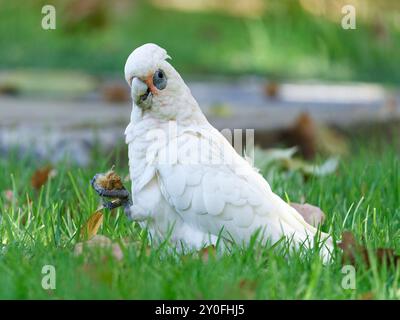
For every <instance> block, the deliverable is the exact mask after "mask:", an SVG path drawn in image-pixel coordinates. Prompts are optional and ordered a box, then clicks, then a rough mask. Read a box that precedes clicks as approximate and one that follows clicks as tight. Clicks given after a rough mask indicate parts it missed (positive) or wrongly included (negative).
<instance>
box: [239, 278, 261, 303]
mask: <svg viewBox="0 0 400 320" xmlns="http://www.w3.org/2000/svg"><path fill="white" fill-rule="evenodd" d="M239 289H240V291H241V293H242V295H243V296H244V297H245V299H254V297H255V294H256V290H257V282H256V281H254V280H248V279H242V280H240V281H239Z"/></svg>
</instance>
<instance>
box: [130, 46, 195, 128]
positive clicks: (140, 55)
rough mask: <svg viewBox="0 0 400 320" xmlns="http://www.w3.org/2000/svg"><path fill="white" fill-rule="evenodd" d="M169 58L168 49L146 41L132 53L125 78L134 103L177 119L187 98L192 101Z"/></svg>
mask: <svg viewBox="0 0 400 320" xmlns="http://www.w3.org/2000/svg"><path fill="white" fill-rule="evenodd" d="M168 58H170V56H168V54H167V51H166V50H165V49H163V48H161V47H159V46H158V45H156V44H153V43H147V44H144V45H142V46H140V47H138V48H136V49H135V50H134V51H133V52H132V53H131V54H130V55H129V57H128V59H127V61H126V64H125V79H126V81H127V82H128V84H129V86H130V87H131V96H132V99H133V102H134V104H135V105H137V106H138V107H139V108H140V109H142V111H143V112H148V113H151V114H153V115H154V116H156V117H159V118H163V119H168V120H171V119H173V120H176V119H177V117H178V114H179V113H180V112H182V111H184V110H182V109H183V107H184V105H185V101H186V104H187V103H188V102H190V98H192V96H191V94H190V90H189V89H188V87H187V86H186V85H185V83H184V82H183V80H182V78H181V77H180V75H179V73H178V72H177V71H176V70H175V69H174V68H173V67H172V66H171V65H170V64H169V63H168V62H167V61H166V59H168ZM188 98H189V99H188ZM192 99H193V98H192ZM188 100H189V101H188ZM193 100H194V99H193Z"/></svg>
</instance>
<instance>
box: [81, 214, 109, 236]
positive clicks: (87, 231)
mask: <svg viewBox="0 0 400 320" xmlns="http://www.w3.org/2000/svg"><path fill="white" fill-rule="evenodd" d="M102 223H103V213H102V212H101V211H96V212H95V213H93V214H92V215H91V216H90V217H89V219H88V220H87V221H86V223H85V224H84V225H83V226H82V227H81V233H80V234H81V238H83V239H91V238H93V237H94V236H95V235H96V234H97V231H98V230H99V228H100V226H101V224H102Z"/></svg>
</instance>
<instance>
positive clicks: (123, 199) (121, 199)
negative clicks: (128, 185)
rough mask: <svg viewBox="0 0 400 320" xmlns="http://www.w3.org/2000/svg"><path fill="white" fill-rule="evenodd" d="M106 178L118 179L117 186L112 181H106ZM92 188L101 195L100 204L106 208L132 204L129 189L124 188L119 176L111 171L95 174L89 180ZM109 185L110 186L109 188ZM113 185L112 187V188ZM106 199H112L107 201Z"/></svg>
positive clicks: (126, 206)
mask: <svg viewBox="0 0 400 320" xmlns="http://www.w3.org/2000/svg"><path fill="white" fill-rule="evenodd" d="M107 179H109V180H110V179H118V181H117V183H118V188H115V187H114V185H115V183H113V181H111V180H110V181H108V180H107ZM90 184H91V185H92V187H93V189H94V190H95V191H96V193H97V194H98V195H99V196H100V197H101V200H102V205H103V207H104V208H107V209H110V210H112V209H116V208H118V207H120V206H123V207H124V208H125V211H126V210H127V209H126V208H129V207H130V206H131V205H132V200H131V197H130V194H129V191H128V190H126V189H125V187H124V186H123V185H122V183H121V182H120V178H119V177H118V176H116V175H115V173H113V174H112V175H111V174H110V173H107V174H102V173H98V174H96V175H95V176H94V177H93V179H92V180H91V181H90ZM110 187H111V188H110ZM113 187H114V188H113ZM107 199H112V200H111V201H108V200H107Z"/></svg>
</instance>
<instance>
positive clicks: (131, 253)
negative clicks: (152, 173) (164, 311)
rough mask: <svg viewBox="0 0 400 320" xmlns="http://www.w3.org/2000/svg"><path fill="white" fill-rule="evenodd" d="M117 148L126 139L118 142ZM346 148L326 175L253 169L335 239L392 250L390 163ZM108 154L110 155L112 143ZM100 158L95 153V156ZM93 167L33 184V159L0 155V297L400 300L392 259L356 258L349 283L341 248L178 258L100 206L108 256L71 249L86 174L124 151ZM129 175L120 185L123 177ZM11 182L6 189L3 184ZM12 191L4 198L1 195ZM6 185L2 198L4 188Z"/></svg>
mask: <svg viewBox="0 0 400 320" xmlns="http://www.w3.org/2000/svg"><path fill="white" fill-rule="evenodd" d="M123 148H125V147H123ZM351 150H352V154H351V156H349V157H347V158H346V159H343V160H342V161H341V163H340V167H339V168H338V171H337V173H336V174H335V175H331V176H326V177H318V178H310V179H307V180H304V179H303V178H302V176H301V175H300V174H299V173H298V172H293V173H288V172H283V171H280V170H278V169H276V168H263V171H262V172H263V173H264V174H266V175H268V176H269V177H270V179H269V180H270V181H269V182H270V184H271V186H272V188H273V189H274V190H275V191H276V192H277V193H278V194H279V195H281V196H282V197H288V198H289V199H290V200H292V201H300V199H301V198H302V197H304V198H305V199H306V201H307V202H308V203H312V204H315V205H318V206H320V207H321V208H322V209H323V210H324V211H325V212H326V213H327V221H326V223H325V224H324V225H323V230H325V231H330V232H331V233H332V234H333V235H334V236H335V237H338V236H339V235H340V234H341V232H342V231H343V230H345V229H346V230H351V231H352V232H353V233H354V234H355V235H356V237H357V238H358V239H359V240H360V239H361V238H364V240H365V241H366V243H367V246H368V247H371V248H377V247H392V248H394V249H395V250H396V251H397V253H398V252H399V251H400V166H399V161H398V155H397V153H396V151H395V150H394V149H393V148H392V147H390V146H383V147H382V146H379V147H378V146H375V144H374V143H371V142H369V143H368V148H367V147H366V144H365V143H358V142H357V140H355V141H354V142H353V144H352V149H351ZM115 154H120V152H118V150H116V152H115ZM99 159H103V160H99ZM93 163H94V164H93V165H91V166H90V167H88V168H78V167H76V166H74V165H70V164H68V163H67V162H65V163H60V164H58V165H56V166H55V169H56V175H55V176H54V177H53V178H51V179H50V180H49V181H48V182H47V183H46V184H45V185H44V186H43V187H42V188H41V189H40V190H39V191H36V190H34V189H33V188H32V186H31V176H32V174H33V173H34V171H35V170H36V169H37V168H39V167H41V166H43V165H44V163H40V162H38V161H37V160H35V158H34V157H31V156H23V157H21V156H20V155H18V154H17V153H15V154H14V153H13V154H10V155H9V156H8V158H1V160H0V190H2V191H3V193H2V195H1V198H0V212H1V224H0V239H1V253H0V298H2V299H4V298H8V299H10V298H17V299H32V298H38V299H48V298H50V299H75V298H77V299H83V298H93V299H103V298H104V299H141V298H142V299H150V298H152V299H159V298H165V299H189V298H193V299H218V298H227V299H231V298H232V299H242V298H243V299H251V298H255V299H362V298H374V299H383V298H389V299H395V298H397V299H398V298H400V291H399V290H400V289H399V276H400V268H399V267H398V268H397V269H395V268H394V267H393V266H389V267H388V266H381V267H378V266H377V265H375V264H372V266H371V267H370V268H368V267H366V266H365V265H362V264H360V265H358V266H357V268H356V288H355V289H354V290H352V289H343V288H342V286H341V283H342V279H343V276H344V275H343V274H342V264H341V260H340V253H339V252H338V253H337V254H336V258H335V260H334V261H333V262H332V263H331V264H328V265H323V264H322V263H321V262H320V260H319V258H318V254H317V253H316V252H311V251H310V252H308V253H305V254H303V255H302V256H301V255H299V254H292V255H290V256H289V257H288V258H285V257H284V255H283V253H282V249H277V248H273V247H271V246H265V247H262V246H260V245H257V244H255V243H253V244H252V245H250V246H249V248H246V249H240V248H237V247H234V248H233V251H232V253H231V254H225V255H214V254H213V251H212V250H209V251H208V255H207V254H206V252H202V253H200V254H196V253H190V254H187V255H183V256H179V255H177V254H176V253H174V252H172V251H171V250H169V248H168V245H167V244H165V245H163V246H161V247H159V248H155V247H149V245H148V243H147V241H146V238H145V236H144V233H143V231H141V230H140V229H139V227H138V226H137V225H136V224H135V223H133V222H130V221H128V220H127V219H126V217H125V216H124V215H123V212H122V210H120V209H119V210H117V211H116V212H114V213H110V212H106V215H105V220H104V222H103V225H102V227H101V228H100V229H99V231H98V233H99V234H101V235H105V236H107V237H109V238H111V239H113V240H114V241H116V242H118V243H120V245H121V247H122V251H123V254H124V257H123V259H122V260H120V261H118V260H117V259H115V258H113V256H112V254H111V253H110V252H109V251H108V250H95V251H87V252H86V253H84V255H82V256H75V255H74V245H75V244H76V243H77V242H78V241H80V239H79V237H80V233H79V229H80V226H81V225H82V224H83V223H84V222H85V221H86V220H87V219H88V217H89V216H90V215H91V214H92V213H93V212H94V211H95V210H96V208H97V205H98V201H99V198H98V196H97V195H96V194H95V193H94V191H93V190H92V189H91V187H90V184H89V180H90V178H91V177H92V176H93V175H94V174H95V173H97V172H104V171H106V170H107V169H109V167H110V164H111V163H115V165H116V170H117V171H118V173H120V174H121V175H122V176H124V175H125V174H127V166H126V160H125V158H124V157H120V158H119V157H117V158H113V159H111V156H110V157H108V158H107V157H101V156H100V155H99V154H94V155H93ZM127 184H128V183H127ZM5 190H9V191H8V193H7V192H4V191H5ZM10 190H11V191H12V193H13V196H12V197H10V194H11V192H10ZM6 193H7V194H8V196H7V195H6ZM44 265H53V266H54V267H55V270H56V289H55V290H44V289H43V288H42V286H41V281H42V277H43V276H44V275H43V274H42V268H43V266H44Z"/></svg>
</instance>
